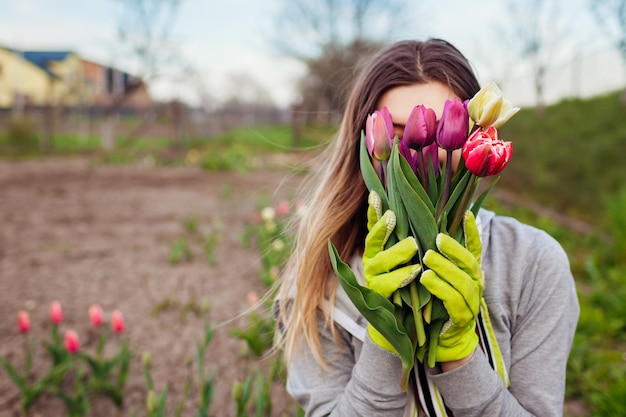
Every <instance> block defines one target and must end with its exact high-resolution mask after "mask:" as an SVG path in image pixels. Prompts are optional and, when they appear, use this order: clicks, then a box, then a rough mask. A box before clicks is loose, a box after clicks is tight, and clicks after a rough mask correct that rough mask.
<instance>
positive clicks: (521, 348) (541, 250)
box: [432, 233, 580, 417]
mask: <svg viewBox="0 0 626 417" xmlns="http://www.w3.org/2000/svg"><path fill="white" fill-rule="evenodd" d="M537 236H538V237H536V238H535V239H534V241H532V242H531V245H530V247H533V248H534V250H533V251H532V252H531V253H528V254H526V255H527V256H525V255H524V254H523V253H517V254H509V256H525V258H526V260H525V261H524V262H525V267H524V268H523V269H522V273H521V274H520V279H522V280H523V282H522V284H521V285H520V288H521V290H520V293H519V294H520V295H519V300H518V303H517V310H516V311H515V312H514V314H513V316H512V317H511V319H512V320H511V340H510V343H511V359H510V372H509V376H510V379H511V386H510V388H509V389H508V390H507V389H506V387H505V386H504V384H503V383H502V381H501V380H500V378H499V376H498V375H497V374H496V372H495V371H493V370H492V369H491V367H490V366H489V364H488V361H487V358H486V357H485V355H483V354H482V352H481V351H480V350H478V351H476V353H475V354H474V356H473V357H472V359H471V360H470V361H469V362H467V363H465V364H464V365H462V366H460V367H458V368H456V369H454V370H452V371H450V372H446V373H439V374H436V375H432V379H433V381H434V382H435V384H436V385H437V388H438V389H439V390H440V392H441V394H442V396H443V398H444V400H445V402H446V405H447V406H448V407H449V408H450V409H451V410H452V411H453V412H454V414H455V415H463V416H483V417H490V416H507V417H515V416H541V417H550V416H562V415H563V410H562V409H563V400H564V395H565V370H566V365H567V359H568V356H569V352H570V349H571V344H572V340H573V337H574V332H575V329H576V323H577V321H578V316H579V313H580V310H579V305H578V299H577V296H576V290H575V286H574V280H573V277H572V275H571V272H570V267H569V262H568V259H567V256H566V254H565V252H564V251H563V249H562V248H561V246H560V245H559V244H558V243H557V242H556V241H555V240H553V239H552V238H551V237H549V236H548V235H547V234H543V233H542V234H538V235H537ZM533 254H534V255H535V256H533ZM509 278H510V277H504V278H501V279H503V280H506V279H509ZM513 279H515V278H513ZM503 285H504V284H503Z"/></svg>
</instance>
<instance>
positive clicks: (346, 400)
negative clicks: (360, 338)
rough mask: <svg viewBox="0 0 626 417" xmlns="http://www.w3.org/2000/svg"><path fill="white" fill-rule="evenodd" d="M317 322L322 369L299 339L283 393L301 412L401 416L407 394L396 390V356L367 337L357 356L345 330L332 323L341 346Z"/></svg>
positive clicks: (314, 416) (315, 415) (398, 365)
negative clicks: (299, 406)
mask: <svg viewBox="0 0 626 417" xmlns="http://www.w3.org/2000/svg"><path fill="white" fill-rule="evenodd" d="M318 324H319V327H320V329H321V343H322V351H323V354H324V357H325V358H326V359H327V361H328V364H327V367H326V368H324V367H322V366H321V365H320V364H318V363H317V361H316V360H315V359H314V358H313V355H312V353H311V351H310V350H309V348H308V347H307V346H306V344H304V343H303V346H301V347H300V349H299V350H298V351H297V352H296V353H295V354H294V355H293V357H292V360H291V363H290V364H289V368H288V374H287V391H288V392H289V394H290V395H291V396H292V397H293V398H294V399H295V400H296V401H297V402H298V403H299V404H300V405H301V406H302V408H303V409H304V410H305V413H306V416H309V417H318V416H374V415H375V416H381V417H396V416H398V417H401V416H403V414H404V408H405V405H406V393H405V392H403V391H402V390H401V389H400V374H401V370H402V365H401V362H400V358H399V357H398V356H396V355H394V354H392V353H389V352H387V351H385V350H383V349H381V348H380V347H378V346H377V345H375V344H374V343H373V342H372V341H371V340H370V339H369V337H366V338H365V341H364V343H363V346H362V348H361V351H360V354H358V355H357V354H355V349H354V348H353V346H352V344H351V337H352V336H350V334H349V333H348V332H347V331H346V330H345V329H343V328H342V327H341V326H339V325H336V330H337V331H338V332H339V335H340V339H341V342H342V344H341V346H340V345H339V344H337V342H336V341H335V338H334V336H333V335H332V333H331V331H330V329H329V328H328V327H327V326H325V323H324V321H323V319H318ZM357 357H358V359H356V358H357Z"/></svg>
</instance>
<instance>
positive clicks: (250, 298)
mask: <svg viewBox="0 0 626 417" xmlns="http://www.w3.org/2000/svg"><path fill="white" fill-rule="evenodd" d="M246 301H247V303H248V305H249V306H254V305H255V304H256V303H258V302H259V295H258V294H257V293H256V292H255V291H250V292H248V294H246Z"/></svg>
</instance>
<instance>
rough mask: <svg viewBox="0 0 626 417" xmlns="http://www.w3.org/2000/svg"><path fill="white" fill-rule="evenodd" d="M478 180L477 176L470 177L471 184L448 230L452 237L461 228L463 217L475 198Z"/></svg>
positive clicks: (468, 184) (468, 185)
mask: <svg viewBox="0 0 626 417" xmlns="http://www.w3.org/2000/svg"><path fill="white" fill-rule="evenodd" d="M477 179H478V177H477V176H476V175H471V176H470V179H469V182H468V183H467V188H466V189H465V192H464V193H463V198H462V199H461V202H460V204H459V206H458V209H457V210H456V212H455V215H454V219H453V220H452V224H450V227H449V228H448V234H449V235H450V236H454V233H455V232H456V230H457V229H458V228H459V226H460V224H461V221H462V220H463V216H465V212H466V211H467V208H468V207H469V203H470V201H471V200H472V198H473V196H474V191H475V190H476V185H477V181H476V180H477Z"/></svg>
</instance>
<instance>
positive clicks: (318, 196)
mask: <svg viewBox="0 0 626 417" xmlns="http://www.w3.org/2000/svg"><path fill="white" fill-rule="evenodd" d="M478 90H479V84H478V81H477V79H476V77H475V75H474V74H473V71H472V69H471V66H470V64H469V63H468V61H467V60H466V59H465V57H464V56H463V55H462V54H461V53H460V52H459V51H458V50H457V49H456V48H455V47H453V46H452V45H450V44H449V43H447V42H445V41H442V40H436V39H432V40H428V41H425V42H419V41H403V42H399V43H396V44H393V45H391V46H389V47H388V48H386V49H384V50H383V51H381V52H380V53H379V54H378V55H376V56H375V57H374V58H373V59H372V60H371V62H370V63H369V65H368V66H367V67H365V68H364V70H363V71H362V73H361V76H360V78H359V79H358V81H357V82H356V85H355V87H354V89H353V91H352V94H351V96H350V98H349V101H348V104H347V108H346V111H345V114H344V118H343V121H342V124H341V127H340V129H339V132H338V134H337V137H336V140H335V141H334V143H333V144H332V146H330V148H329V149H328V151H327V152H326V154H325V155H324V158H323V161H324V164H323V166H322V168H321V169H320V170H319V174H318V176H317V177H316V178H314V179H313V180H312V182H311V183H310V186H309V187H303V190H306V191H307V192H310V193H311V194H310V195H309V196H307V198H305V201H306V202H307V207H308V208H309V210H308V213H307V214H306V216H305V217H304V218H303V219H302V221H301V224H300V227H299V230H298V235H297V242H296V247H295V251H294V254H293V256H292V258H291V259H290V261H289V263H288V265H287V268H286V270H285V276H284V277H283V283H282V287H281V290H280V294H279V301H278V305H279V308H278V309H277V311H278V313H277V314H278V321H279V325H280V329H281V340H280V344H281V346H282V347H283V348H284V350H285V354H286V358H287V360H288V381H287V389H288V391H289V392H290V394H291V395H292V396H293V397H294V398H295V399H296V400H297V401H298V402H299V403H300V404H301V405H302V407H303V408H304V410H305V412H306V415H307V416H328V415H330V416H357V415H358V416H403V415H407V416H410V415H430V416H433V415H446V413H447V415H455V416H508V417H510V416H527V415H536V416H542V417H544V416H561V415H562V407H563V396H564V389H565V368H566V362H567V358H568V355H569V351H570V348H571V343H572V339H573V335H574V331H575V327H576V323H577V320H578V314H579V306H578V301H577V298H576V292H575V288H574V282H573V278H572V275H571V272H570V269H569V264H568V260H567V256H566V255H565V253H564V252H563V250H562V248H561V247H560V245H559V244H558V243H557V242H556V241H555V240H554V239H552V238H551V237H550V236H548V235H547V234H546V233H544V232H542V231H540V230H537V229H535V228H533V227H530V226H527V225H523V224H521V223H519V222H518V221H516V220H514V219H511V218H506V217H500V216H496V215H495V214H494V213H492V212H489V211H486V210H481V211H480V213H479V215H478V218H477V220H478V222H477V223H478V226H477V227H476V229H477V231H478V233H480V235H481V241H482V270H483V272H484V292H482V297H483V298H484V301H485V302H486V305H487V307H488V311H489V315H488V317H489V320H490V322H491V326H492V327H493V332H494V334H495V339H497V346H498V347H499V351H500V355H499V356H500V358H501V359H502V360H503V363H504V366H505V367H506V371H507V373H508V378H509V380H510V385H509V384H508V381H506V378H505V379H504V380H503V378H501V376H500V375H499V374H498V372H496V371H495V370H494V369H493V368H492V366H491V365H490V362H489V361H488V359H487V355H485V354H484V352H483V349H481V347H478V346H477V343H476V340H475V338H474V337H473V336H472V333H474V332H473V329H474V327H468V329H470V330H472V331H466V329H462V330H463V331H462V332H460V333H463V338H464V339H463V346H462V348H461V347H459V346H455V347H454V348H453V349H452V350H453V352H455V353H454V354H453V355H445V357H444V359H445V361H444V360H442V361H440V362H439V363H438V364H437V366H435V367H434V368H432V369H428V370H427V371H426V373H425V374H421V376H420V375H419V374H417V375H416V377H415V378H414V379H413V380H412V384H411V385H410V387H409V389H408V390H407V391H406V392H404V391H403V390H401V389H400V384H399V380H400V372H401V363H400V359H399V357H398V356H397V355H395V354H394V353H393V352H392V350H393V349H390V348H389V346H388V343H385V342H386V341H385V340H384V338H382V337H381V336H380V334H376V333H377V332H375V331H371V328H368V326H367V323H366V321H365V319H364V318H363V317H362V316H361V315H360V314H359V312H358V311H357V310H356V308H355V307H354V306H353V305H352V303H351V302H350V300H349V299H348V298H347V296H346V294H345V292H344V291H343V289H342V288H341V287H340V286H338V285H337V284H338V280H337V278H336V277H335V275H334V273H333V270H332V267H331V264H330V261H329V255H328V249H327V242H328V241H329V240H330V241H332V242H333V244H334V245H335V246H336V248H337V250H338V252H339V255H340V257H341V258H342V259H351V260H352V261H351V262H350V263H351V266H352V269H353V270H355V271H360V272H358V274H359V275H361V276H360V277H359V278H360V280H361V282H363V281H365V282H368V280H367V270H368V267H367V264H366V267H365V271H363V269H364V268H363V264H362V262H363V261H364V259H363V255H364V252H365V253H366V254H367V252H368V248H367V247H365V245H364V242H365V241H366V238H367V239H369V241H371V240H372V234H373V233H375V232H374V229H375V227H374V228H372V227H371V226H372V224H373V223H376V221H377V220H378V218H374V219H372V218H371V216H370V219H369V221H370V224H369V225H368V218H367V217H366V215H365V213H371V212H372V210H371V209H370V210H369V211H368V192H367V189H366V187H365V185H364V183H363V180H362V177H361V174H360V166H359V141H360V133H361V131H362V130H363V129H364V128H365V123H366V119H367V116H368V115H369V114H371V113H373V112H374V111H375V110H380V109H382V108H383V107H387V108H388V109H389V112H390V113H391V115H392V118H393V123H394V128H395V132H396V134H397V135H399V136H401V135H402V133H403V129H404V124H405V123H406V120H407V118H408V116H409V113H410V111H411V109H412V108H413V107H414V106H415V105H418V104H424V105H425V106H426V107H430V108H433V109H434V110H435V112H436V113H437V117H440V116H441V112H442V109H443V106H444V102H445V101H446V100H447V99H452V98H455V97H458V98H460V99H461V100H466V99H469V98H471V97H472V96H473V95H474V94H475V93H476V92H477V91H478ZM457 160H458V159H457ZM368 226H369V227H368ZM368 229H372V231H371V232H368ZM368 233H369V234H368ZM442 253H443V252H442ZM444 255H445V253H444ZM409 257H410V256H409ZM480 258H481V256H480V253H479V254H478V255H477V260H480ZM365 261H367V259H365ZM401 263H402V262H397V264H398V265H400V264H401ZM479 266H480V264H479ZM433 269H434V268H433ZM479 269H480V268H479ZM411 274H412V272H409V273H408V274H407V276H406V277H405V279H404V280H405V281H408V280H410V279H411V278H413V277H412V276H411ZM363 275H365V277H364V276H363ZM444 275H445V274H444ZM443 278H444V280H447V277H443ZM422 283H424V281H422ZM480 287H481V288H480V289H477V290H476V291H483V290H482V285H481V286H480ZM453 290H454V289H450V290H449V291H453ZM444 295H445V294H444ZM479 297H480V296H479ZM446 308H448V306H447V305H446ZM450 313H451V312H450ZM451 316H452V313H451ZM460 333H459V334H460ZM455 343H456V342H455ZM494 343H496V341H494ZM442 349H443V347H442ZM420 379H422V381H420ZM423 380H428V383H429V384H430V385H431V386H434V388H433V390H434V391H438V393H439V394H438V395H440V396H439V397H437V396H436V395H435V396H431V395H432V394H433V393H432V392H427V393H426V397H428V398H430V400H429V399H428V398H427V399H426V400H425V399H424V397H425V395H424V391H423V390H421V389H418V388H417V387H421V386H422V385H423V384H424V381H423ZM435 394H436V392H435ZM437 398H439V399H437ZM433 399H434V400H433ZM437 402H442V403H441V404H438V403H437ZM433 404H434V406H433ZM444 405H445V406H444Z"/></svg>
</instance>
